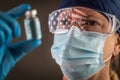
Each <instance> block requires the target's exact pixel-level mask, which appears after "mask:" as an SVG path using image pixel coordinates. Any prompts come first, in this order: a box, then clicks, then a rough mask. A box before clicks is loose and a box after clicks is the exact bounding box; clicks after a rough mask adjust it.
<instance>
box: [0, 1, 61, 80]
mask: <svg viewBox="0 0 120 80" xmlns="http://www.w3.org/2000/svg"><path fill="white" fill-rule="evenodd" d="M22 3H29V4H30V5H31V6H32V9H37V10H38V15H37V16H38V17H39V18H40V21H41V29H42V34H43V38H42V45H41V46H40V47H38V48H37V49H35V50H33V51H32V52H30V53H28V54H27V55H26V56H25V57H23V58H22V59H21V60H20V61H19V62H18V63H17V64H16V65H15V67H14V68H13V69H12V70H11V71H10V73H9V74H8V76H7V78H6V79H5V80H62V73H61V71H60V68H59V66H58V65H57V64H56V63H55V61H54V60H53V59H52V56H51V53H50V47H51V45H52V40H53V35H52V34H51V33H50V32H49V30H48V14H49V13H50V12H52V11H53V10H55V9H58V7H59V3H60V0H1V1H0V11H8V10H9V9H11V8H13V7H16V6H18V5H20V4H22ZM24 18H25V16H24V15H23V16H21V17H20V18H19V22H20V25H21V30H22V34H21V37H20V38H17V39H16V38H14V40H13V41H12V43H15V42H18V41H21V40H24V39H26V36H25V29H24V24H23V20H24Z"/></svg>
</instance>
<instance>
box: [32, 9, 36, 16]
mask: <svg viewBox="0 0 120 80" xmlns="http://www.w3.org/2000/svg"><path fill="white" fill-rule="evenodd" d="M31 15H32V16H33V17H35V16H36V15H37V10H36V9H33V10H32V11H31Z"/></svg>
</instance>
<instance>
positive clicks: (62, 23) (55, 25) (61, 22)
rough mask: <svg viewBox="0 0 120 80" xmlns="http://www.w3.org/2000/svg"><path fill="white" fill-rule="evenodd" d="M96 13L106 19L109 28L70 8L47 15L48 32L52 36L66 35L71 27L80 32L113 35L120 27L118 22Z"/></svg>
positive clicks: (105, 14)
mask: <svg viewBox="0 0 120 80" xmlns="http://www.w3.org/2000/svg"><path fill="white" fill-rule="evenodd" d="M91 10H92V9H91ZM94 11H95V10H94ZM97 12H99V13H101V14H103V15H104V16H105V17H106V18H107V20H108V24H109V26H103V25H100V24H99V23H97V22H96V21H94V20H89V19H87V16H86V15H85V13H84V12H82V11H81V10H80V8H79V7H70V8H64V9H59V10H56V11H53V12H52V13H51V14H49V21H48V25H49V31H50V32H51V33H53V34H63V33H67V32H68V31H69V30H70V29H71V27H72V26H76V27H78V28H79V29H80V30H81V31H90V32H98V33H102V34H112V33H115V32H116V31H117V29H118V28H119V27H120V21H119V20H118V19H117V18H116V17H115V16H114V15H111V14H108V13H105V12H101V11H97Z"/></svg>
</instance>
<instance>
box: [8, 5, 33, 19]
mask: <svg viewBox="0 0 120 80" xmlns="http://www.w3.org/2000/svg"><path fill="white" fill-rule="evenodd" d="M30 9H31V6H30V5H29V4H21V5H19V6H17V7H15V8H13V9H11V10H9V11H8V12H6V13H7V14H9V15H10V16H12V17H14V18H18V17H19V16H21V15H23V14H24V13H25V12H26V11H28V10H30Z"/></svg>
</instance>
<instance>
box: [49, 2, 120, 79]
mask: <svg viewBox="0 0 120 80" xmlns="http://www.w3.org/2000/svg"><path fill="white" fill-rule="evenodd" d="M119 4H120V1H119V0H116V1H112V0H111V1H108V0H94V2H93V1H92V0H62V1H61V5H60V9H59V10H56V11H54V12H52V13H51V14H50V15H49V27H50V28H49V29H50V32H52V33H53V34H54V35H55V36H54V43H53V45H52V48H51V52H52V56H53V58H54V59H55V61H56V62H57V64H58V65H59V66H60V68H61V70H62V72H63V74H64V78H63V80H119V78H120V69H119V66H120V58H119V55H120V54H119V52H120V36H119V34H120V31H119V28H120V21H119V19H120V16H119V14H118V13H119V12H120V10H119V8H120V7H119ZM116 12H118V13H116Z"/></svg>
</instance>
